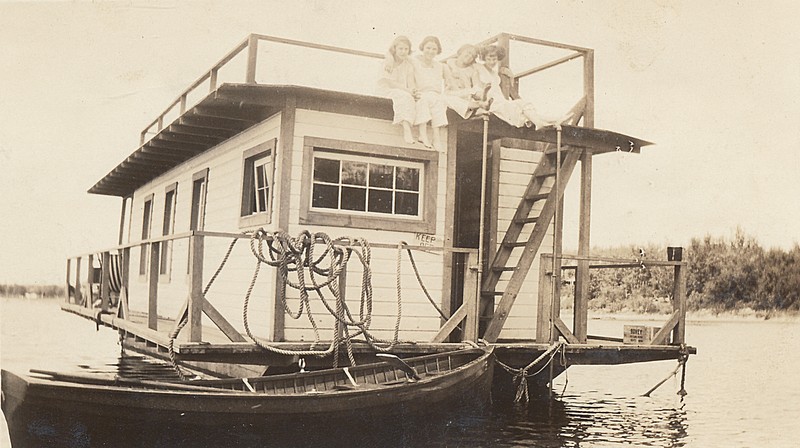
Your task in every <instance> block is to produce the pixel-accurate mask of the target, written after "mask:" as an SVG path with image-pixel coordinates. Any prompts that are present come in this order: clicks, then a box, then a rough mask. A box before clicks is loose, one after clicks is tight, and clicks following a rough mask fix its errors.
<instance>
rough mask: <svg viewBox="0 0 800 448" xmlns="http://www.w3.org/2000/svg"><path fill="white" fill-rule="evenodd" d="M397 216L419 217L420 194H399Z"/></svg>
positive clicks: (396, 208)
mask: <svg viewBox="0 0 800 448" xmlns="http://www.w3.org/2000/svg"><path fill="white" fill-rule="evenodd" d="M394 212H395V214H398V215H412V216H419V194H417V193H403V192H402V191H398V192H397V201H396V203H395V209H394Z"/></svg>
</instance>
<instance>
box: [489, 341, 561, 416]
mask: <svg viewBox="0 0 800 448" xmlns="http://www.w3.org/2000/svg"><path fill="white" fill-rule="evenodd" d="M563 347H564V343H563V342H561V341H558V342H555V343H553V345H551V346H550V347H549V348H548V349H547V350H545V352H544V353H542V354H541V355H539V357H538V358H536V359H534V360H533V361H531V362H530V364H528V365H527V366H525V367H523V368H521V369H515V368H513V367H511V366H509V365H506V364H504V363H502V362H500V361H499V360H497V359H496V360H495V362H496V363H497V364H498V365H499V366H500V367H502V368H503V370H505V371H506V372H508V373H510V374H511V375H512V376H513V379H512V381H513V382H514V383H516V384H517V393H516V395H515V396H514V403H527V402H529V401H530V395H529V394H528V378H532V377H534V376H536V375H538V374H539V373H541V372H542V370H544V369H545V368H546V367H547V366H549V365H550V364H551V363H552V362H553V358H555V356H556V354H558V353H559V351H560V352H562V358H563V357H564V356H565V355H564V354H563V351H564V350H563V349H562V348H563ZM544 359H547V362H546V363H544V365H542V367H541V368H539V370H537V371H535V372H533V373H528V371H529V370H531V369H533V368H534V367H536V366H537V365H539V364H540V363H541V362H542V361H543V360H544ZM562 362H564V363H566V362H565V360H563V359H562Z"/></svg>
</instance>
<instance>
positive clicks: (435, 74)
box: [412, 57, 447, 128]
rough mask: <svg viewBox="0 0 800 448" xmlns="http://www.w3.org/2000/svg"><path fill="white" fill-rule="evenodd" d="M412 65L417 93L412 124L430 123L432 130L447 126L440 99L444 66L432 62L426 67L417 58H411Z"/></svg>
mask: <svg viewBox="0 0 800 448" xmlns="http://www.w3.org/2000/svg"><path fill="white" fill-rule="evenodd" d="M412 63H413V64H412V65H413V66H414V79H415V80H416V82H417V91H418V92H419V99H418V100H417V111H416V118H415V120H414V124H424V123H427V122H429V121H430V122H431V126H432V127H434V128H438V127H442V126H445V125H447V106H446V105H445V102H444V99H443V98H442V83H443V82H444V66H443V65H442V63H441V62H437V61H433V63H432V64H431V66H427V65H425V63H424V62H422V61H421V60H420V59H419V58H418V57H417V58H413V59H412Z"/></svg>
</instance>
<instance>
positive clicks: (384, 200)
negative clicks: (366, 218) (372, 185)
mask: <svg viewBox="0 0 800 448" xmlns="http://www.w3.org/2000/svg"><path fill="white" fill-rule="evenodd" d="M369 211H371V212H376V213H392V192H391V191H384V190H370V191H369Z"/></svg>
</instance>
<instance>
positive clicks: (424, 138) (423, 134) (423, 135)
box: [419, 123, 431, 148]
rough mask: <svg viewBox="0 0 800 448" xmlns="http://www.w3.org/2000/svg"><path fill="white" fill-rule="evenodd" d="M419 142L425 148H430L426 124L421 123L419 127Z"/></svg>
mask: <svg viewBox="0 0 800 448" xmlns="http://www.w3.org/2000/svg"><path fill="white" fill-rule="evenodd" d="M419 141H421V142H422V144H423V145H425V147H426V148H430V147H431V141H430V140H428V123H421V124H420V125H419Z"/></svg>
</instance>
